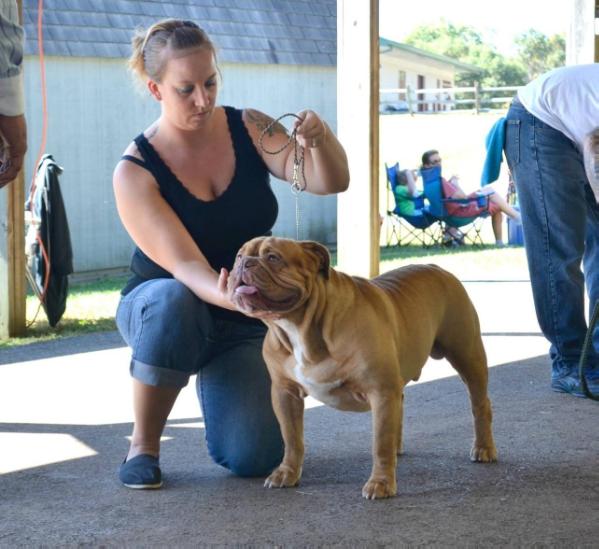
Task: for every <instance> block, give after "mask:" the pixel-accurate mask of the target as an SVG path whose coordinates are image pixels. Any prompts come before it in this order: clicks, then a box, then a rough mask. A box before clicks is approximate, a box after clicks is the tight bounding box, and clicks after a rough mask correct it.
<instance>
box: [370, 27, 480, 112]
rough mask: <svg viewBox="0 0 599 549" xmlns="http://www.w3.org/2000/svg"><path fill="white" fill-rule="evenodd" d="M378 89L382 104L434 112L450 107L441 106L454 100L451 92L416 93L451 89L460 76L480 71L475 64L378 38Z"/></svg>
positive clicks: (448, 105) (416, 110)
mask: <svg viewBox="0 0 599 549" xmlns="http://www.w3.org/2000/svg"><path fill="white" fill-rule="evenodd" d="M379 51H380V89H381V98H380V99H381V105H382V107H383V109H384V107H385V105H392V106H396V108H404V109H406V110H407V109H408V106H410V107H411V108H412V110H413V111H415V112H436V111H440V110H449V109H451V108H453V106H452V105H451V104H447V103H444V101H448V100H451V99H453V94H452V93H450V92H447V93H445V92H425V93H418V90H424V89H429V90H430V89H441V88H453V87H454V86H455V77H456V75H457V74H460V73H478V72H480V70H481V69H479V68H478V67H476V66H474V65H469V64H466V63H460V62H459V61H456V60H455V59H452V58H451V57H446V56H444V55H438V54H435V53H429V52H427V51H424V50H421V49H419V48H415V47H414V46H409V45H407V44H401V43H399V42H393V41H392V40H388V39H386V38H381V39H380V42H379ZM397 89H402V90H408V91H407V93H406V92H386V91H385V90H397Z"/></svg>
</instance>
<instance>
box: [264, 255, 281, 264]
mask: <svg viewBox="0 0 599 549" xmlns="http://www.w3.org/2000/svg"><path fill="white" fill-rule="evenodd" d="M266 259H267V260H268V261H270V262H272V263H274V262H275V261H279V256H278V255H275V254H268V255H267V256H266Z"/></svg>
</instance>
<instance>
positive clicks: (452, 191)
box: [422, 149, 520, 246]
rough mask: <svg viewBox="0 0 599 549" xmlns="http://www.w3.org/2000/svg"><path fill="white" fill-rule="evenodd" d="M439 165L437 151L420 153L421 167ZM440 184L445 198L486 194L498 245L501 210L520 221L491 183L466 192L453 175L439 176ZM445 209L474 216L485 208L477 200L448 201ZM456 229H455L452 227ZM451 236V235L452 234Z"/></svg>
mask: <svg viewBox="0 0 599 549" xmlns="http://www.w3.org/2000/svg"><path fill="white" fill-rule="evenodd" d="M440 165H441V157H440V156H439V151H437V150H434V149H433V150H430V151H426V152H425V153H424V154H423V155H422V168H424V169H426V168H432V167H434V166H440ZM441 184H442V185H443V196H444V197H445V198H477V197H479V196H485V195H488V197H489V207H488V211H489V214H490V216H491V223H492V224H493V234H494V236H495V243H496V244H497V245H498V246H503V239H502V221H503V219H502V217H501V212H503V213H505V214H506V215H507V216H509V217H511V218H512V219H513V220H514V221H517V222H520V213H519V212H518V211H517V210H515V209H514V208H512V207H511V206H510V205H509V204H508V203H507V201H506V200H505V198H503V196H501V194H499V193H498V192H495V189H494V188H493V186H492V185H486V186H485V188H484V189H479V190H477V191H474V192H471V193H470V194H466V193H465V192H464V191H463V190H462V188H461V187H460V184H459V180H458V177H457V176H455V175H453V176H452V177H451V178H450V179H449V180H447V179H445V178H443V177H442V178H441ZM445 209H446V210H447V213H448V214H449V215H455V216H459V217H476V216H478V215H480V214H481V213H483V211H485V209H486V208H484V207H481V206H479V205H478V203H477V202H474V201H473V202H471V203H469V204H459V203H457V202H456V203H451V202H448V203H446V204H445ZM454 230H456V229H454ZM452 236H453V235H452Z"/></svg>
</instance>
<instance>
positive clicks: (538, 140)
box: [505, 100, 599, 378]
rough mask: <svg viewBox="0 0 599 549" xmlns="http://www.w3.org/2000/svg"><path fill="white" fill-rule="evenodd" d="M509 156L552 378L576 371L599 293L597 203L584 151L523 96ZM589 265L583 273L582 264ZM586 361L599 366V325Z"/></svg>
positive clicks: (510, 129)
mask: <svg viewBox="0 0 599 549" xmlns="http://www.w3.org/2000/svg"><path fill="white" fill-rule="evenodd" d="M505 155H506V158H507V162H508V166H509V168H510V171H511V173H512V177H513V179H514V181H515V183H516V188H517V190H518V198H519V202H520V210H521V212H522V229H523V234H524V243H525V246H526V255H527V259H528V268H529V270H530V279H531V283H532V290H533V297H534V303H535V309H536V313H537V318H538V321H539V325H540V327H541V330H542V331H543V334H544V335H545V337H546V338H547V339H548V340H549V342H550V344H551V347H550V356H551V360H552V364H553V377H554V378H555V377H559V376H563V375H568V374H569V373H572V372H574V371H576V370H577V369H578V362H579V359H580V354H581V350H582V346H583V342H584V338H585V335H586V331H587V323H586V320H585V310H584V290H585V284H586V289H587V291H588V294H589V299H590V306H591V308H592V307H593V306H594V304H595V302H596V301H597V300H598V299H599V208H598V207H597V204H596V202H595V199H594V196H593V193H592V191H591V188H590V185H589V183H588V180H587V177H586V175H585V171H584V163H583V157H582V153H581V152H580V151H579V150H578V148H577V146H576V145H575V143H574V142H573V141H571V140H570V139H569V138H568V137H566V136H565V135H564V134H563V133H561V132H559V131H557V130H555V129H553V128H552V127H550V126H548V125H547V124H545V123H544V122H542V121H541V120H539V119H538V118H536V117H535V116H533V115H532V114H530V113H529V112H528V111H527V110H526V109H525V108H524V107H523V106H522V104H521V103H520V102H519V101H517V100H516V101H514V103H512V105H511V107H510V109H509V111H508V114H507V117H506V135H505ZM581 264H582V265H584V273H583V271H582V270H581ZM593 336H594V337H593V344H594V345H593V347H594V348H593V349H592V350H591V351H590V354H589V357H588V365H589V367H591V368H594V369H595V368H597V367H598V365H599V360H598V358H597V357H598V356H599V354H598V352H597V351H599V329H596V330H595V332H594V334H593Z"/></svg>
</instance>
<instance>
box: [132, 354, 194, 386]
mask: <svg viewBox="0 0 599 549" xmlns="http://www.w3.org/2000/svg"><path fill="white" fill-rule="evenodd" d="M129 371H130V372H131V375H132V376H133V377H134V378H135V379H137V381H141V382H142V383H144V384H146V385H152V386H154V387H179V388H183V387H185V386H186V385H187V383H188V382H189V376H190V374H188V373H187V372H181V371H179V370H171V369H169V368H160V367H159V366H151V365H150V364H146V363H145V362H140V361H139V360H135V359H132V360H131V365H130V366H129Z"/></svg>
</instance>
